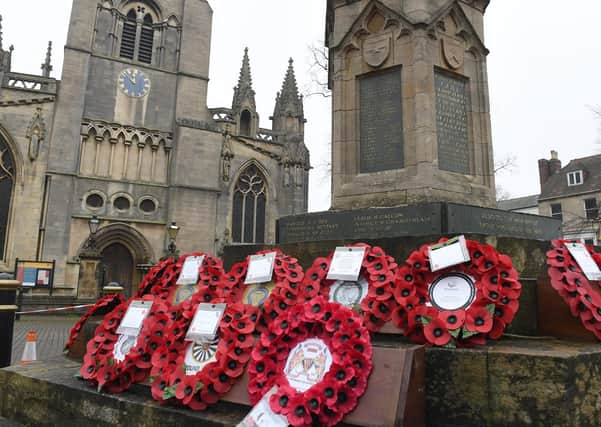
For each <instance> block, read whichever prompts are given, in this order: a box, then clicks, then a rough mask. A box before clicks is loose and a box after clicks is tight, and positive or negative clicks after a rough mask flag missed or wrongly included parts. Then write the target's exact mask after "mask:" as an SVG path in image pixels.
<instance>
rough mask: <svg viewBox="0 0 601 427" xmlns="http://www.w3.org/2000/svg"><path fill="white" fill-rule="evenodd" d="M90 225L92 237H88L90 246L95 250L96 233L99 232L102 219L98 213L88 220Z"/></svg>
mask: <svg viewBox="0 0 601 427" xmlns="http://www.w3.org/2000/svg"><path fill="white" fill-rule="evenodd" d="M88 227H89V228H90V237H89V239H88V248H89V249H92V250H95V249H96V233H97V232H98V227H100V220H99V219H98V217H97V216H96V215H94V216H92V218H90V219H89V220H88Z"/></svg>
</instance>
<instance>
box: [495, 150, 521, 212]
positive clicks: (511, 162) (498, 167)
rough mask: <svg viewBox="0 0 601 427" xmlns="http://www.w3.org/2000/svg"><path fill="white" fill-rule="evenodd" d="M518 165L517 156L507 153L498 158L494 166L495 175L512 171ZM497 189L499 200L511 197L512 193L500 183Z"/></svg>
mask: <svg viewBox="0 0 601 427" xmlns="http://www.w3.org/2000/svg"><path fill="white" fill-rule="evenodd" d="M516 167H517V157H516V156H511V155H507V156H505V157H503V158H501V159H498V160H497V161H496V162H495V166H494V173H495V176H496V177H498V176H499V175H501V174H503V173H507V172H511V171H512V170H514V169H515V168H516ZM495 190H496V193H497V201H500V200H508V199H511V194H510V193H509V192H508V191H507V190H505V189H504V188H503V187H501V186H500V185H497V186H496V188H495Z"/></svg>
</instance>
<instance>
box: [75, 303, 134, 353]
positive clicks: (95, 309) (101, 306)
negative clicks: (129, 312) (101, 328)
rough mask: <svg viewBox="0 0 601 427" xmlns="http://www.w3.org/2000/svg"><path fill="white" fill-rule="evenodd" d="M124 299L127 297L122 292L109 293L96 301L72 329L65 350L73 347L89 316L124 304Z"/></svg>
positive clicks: (103, 312)
mask: <svg viewBox="0 0 601 427" xmlns="http://www.w3.org/2000/svg"><path fill="white" fill-rule="evenodd" d="M124 301H125V299H124V298H123V296H122V295H121V294H108V295H105V296H103V297H102V298H100V299H99V300H98V301H96V303H95V304H94V305H93V306H92V307H90V308H89V309H88V311H86V312H85V313H84V315H83V316H81V318H80V319H79V320H78V321H77V323H76V324H75V325H74V326H73V328H72V329H71V332H70V333H69V341H68V342H67V344H66V345H65V350H69V349H70V348H71V346H72V345H73V342H74V341H75V339H76V338H77V337H78V336H79V332H80V331H81V328H82V327H83V325H84V324H85V323H86V321H87V320H88V317H91V316H96V315H100V314H105V313H108V312H109V311H111V310H113V309H114V308H115V307H116V306H118V305H119V304H123V302H124Z"/></svg>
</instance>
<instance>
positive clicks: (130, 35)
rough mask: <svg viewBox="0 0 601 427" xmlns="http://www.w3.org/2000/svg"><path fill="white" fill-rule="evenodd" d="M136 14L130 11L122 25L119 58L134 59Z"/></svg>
mask: <svg viewBox="0 0 601 427" xmlns="http://www.w3.org/2000/svg"><path fill="white" fill-rule="evenodd" d="M136 32H137V24H136V12H135V11H134V10H133V9H132V10H130V11H129V13H128V14H127V18H126V19H125V22H124V23H123V34H122V35H121V58H127V59H134V53H135V51H136Z"/></svg>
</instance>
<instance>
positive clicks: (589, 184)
mask: <svg viewBox="0 0 601 427" xmlns="http://www.w3.org/2000/svg"><path fill="white" fill-rule="evenodd" d="M578 170H581V171H582V172H583V182H582V184H580V185H571V186H570V185H568V178H567V174H568V172H574V171H578ZM596 191H601V155H596V156H589V157H583V158H582V159H574V160H572V161H571V162H570V163H568V164H567V165H566V166H565V167H563V168H562V169H561V170H560V171H559V172H557V173H556V174H554V175H551V176H550V177H549V179H548V180H547V182H545V183H544V184H543V186H542V191H541V195H540V198H539V200H545V199H553V198H557V197H566V196H570V195H576V194H582V193H590V192H596Z"/></svg>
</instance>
